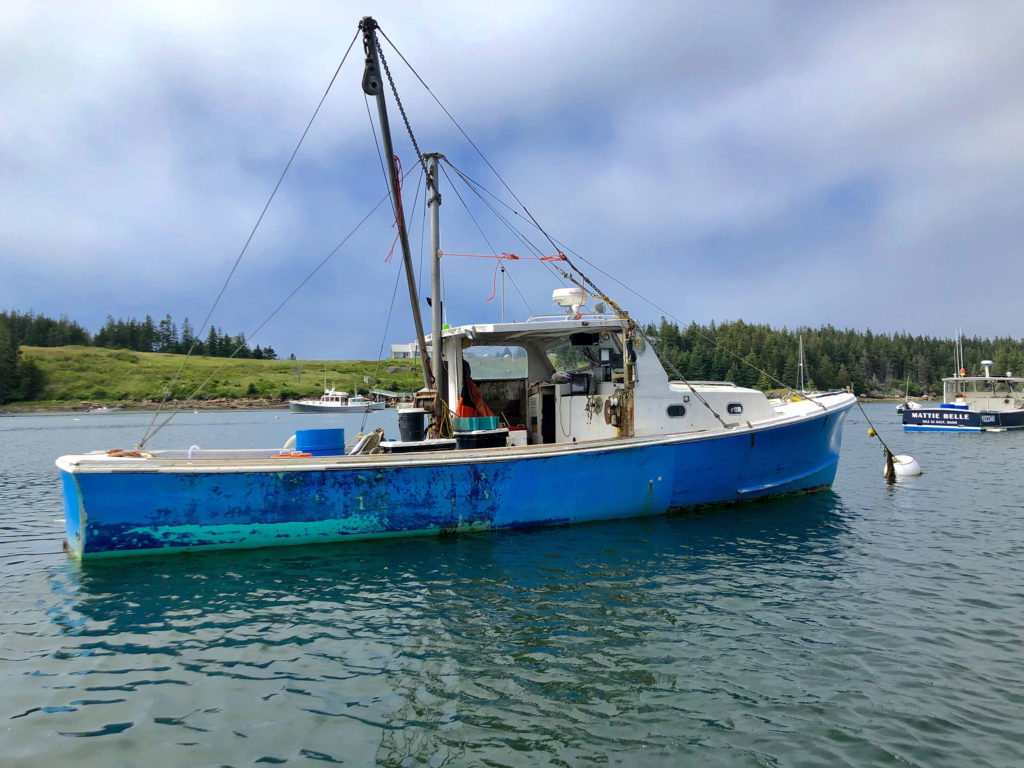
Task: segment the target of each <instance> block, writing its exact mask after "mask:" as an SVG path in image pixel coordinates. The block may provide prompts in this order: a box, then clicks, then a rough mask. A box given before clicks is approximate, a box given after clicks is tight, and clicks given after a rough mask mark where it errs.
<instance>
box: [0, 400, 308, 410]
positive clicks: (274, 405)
mask: <svg viewBox="0 0 1024 768" xmlns="http://www.w3.org/2000/svg"><path fill="white" fill-rule="evenodd" d="M94 408H109V409H110V411H155V410H157V409H161V405H160V401H159V400H140V401H138V402H129V403H125V402H107V403H99V402H89V401H80V402H76V403H52V404H51V403H46V404H39V403H26V404H20V403H8V404H7V405H2V406H0V414H2V413H88V412H89V411H90V410H92V409H94ZM179 408H180V409H181V410H184V411H235V410H269V409H287V408H288V401H287V400H278V399H276V398H259V397H244V398H230V397H216V398H211V399H209V400H190V401H189V402H187V403H182V402H178V401H171V402H168V403H164V404H163V407H162V409H161V410H164V411H174V410H177V409H179ZM106 412H107V411H104V413H106Z"/></svg>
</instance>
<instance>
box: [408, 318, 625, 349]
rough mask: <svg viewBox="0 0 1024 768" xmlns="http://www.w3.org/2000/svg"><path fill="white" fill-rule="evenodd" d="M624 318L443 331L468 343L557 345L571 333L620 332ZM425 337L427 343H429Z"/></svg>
mask: <svg viewBox="0 0 1024 768" xmlns="http://www.w3.org/2000/svg"><path fill="white" fill-rule="evenodd" d="M625 327H626V321H625V320H623V319H620V318H618V317H616V316H615V315H595V316H588V317H583V318H580V319H579V320H574V319H572V318H568V317H564V316H558V317H551V318H546V317H545V318H531V319H530V320H528V321H527V322H525V323H494V324H480V325H460V326H457V327H455V328H446V329H445V330H444V331H442V336H443V338H444V339H446V340H447V339H452V338H465V339H469V341H470V344H471V346H503V345H513V346H519V345H521V344H522V343H524V342H529V343H531V344H540V345H541V346H544V347H553V346H557V345H558V344H560V343H563V342H564V341H565V340H566V339H568V338H569V336H570V335H572V334H574V333H581V332H601V331H608V332H616V333H619V332H621V331H622V330H623V329H624V328H625ZM430 339H431V337H430V336H427V343H428V344H429V343H430Z"/></svg>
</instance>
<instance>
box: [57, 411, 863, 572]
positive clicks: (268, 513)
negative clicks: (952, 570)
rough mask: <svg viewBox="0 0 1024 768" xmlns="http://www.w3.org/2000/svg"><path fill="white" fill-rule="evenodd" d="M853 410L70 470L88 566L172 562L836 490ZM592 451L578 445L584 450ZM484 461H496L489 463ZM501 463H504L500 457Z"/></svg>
mask: <svg viewBox="0 0 1024 768" xmlns="http://www.w3.org/2000/svg"><path fill="white" fill-rule="evenodd" d="M845 415H846V413H845V411H842V412H839V413H836V412H832V413H830V414H828V415H825V416H821V417H818V418H814V419H808V420H805V421H801V422H799V423H795V424H790V425H787V426H780V427H775V428H772V429H765V430H762V431H744V432H742V433H739V434H729V435H716V436H713V437H707V438H704V439H692V438H691V439H680V441H679V442H674V443H673V442H664V441H662V442H653V443H649V444H646V443H643V442H641V443H639V444H632V445H628V446H625V447H614V446H613V447H609V448H607V449H601V450H573V449H569V450H567V451H566V452H564V453H556V454H551V453H547V454H542V455H533V456H531V455H528V452H519V453H516V454H509V455H508V458H505V457H504V455H503V454H501V453H500V452H501V450H502V449H494V451H483V452H478V453H477V454H476V455H475V457H469V456H467V459H466V461H464V462H458V460H457V457H456V459H455V461H452V457H453V454H451V453H447V454H446V456H447V457H448V461H447V462H442V461H439V462H438V463H436V464H424V463H422V462H423V455H420V456H419V458H418V461H419V463H416V462H410V461H409V460H408V459H406V460H404V461H403V460H402V459H401V458H398V457H396V458H395V459H394V460H392V461H390V462H388V463H380V464H379V465H378V466H372V467H367V466H365V465H362V466H355V467H345V466H343V465H340V464H339V465H336V466H331V467H328V468H324V469H318V470H301V469H298V470H288V469H281V470H280V471H245V470H238V471H229V472H226V471H218V472H202V471H196V470H195V468H194V466H193V467H192V468H191V469H189V471H187V472H185V471H182V472H174V471H159V472H153V471H122V472H87V471H83V472H75V473H70V472H67V471H64V470H63V469H62V475H63V487H64V504H65V518H66V523H67V532H68V547H69V549H70V550H71V551H72V552H73V553H74V554H75V555H77V556H78V557H81V558H83V559H93V558H99V557H112V556H119V555H142V554H167V553H171V552H181V551H189V550H200V549H233V548H255V547H266V546H282V545H297V544H310V543H316V542H336V541H344V540H354V539H369V538H387V537H397V536H424V535H438V534H441V533H454V532H463V531H480V530H496V529H504V528H517V527H525V526H540V525H554V524H564V523H577V522H586V521H591V520H606V519H613V518H623V517H637V516H644V515H654V514H661V513H664V512H667V511H669V510H671V509H679V508H687V507H697V506H706V505H710V504H722V503H729V502H736V501H744V500H747V499H752V498H763V497H766V496H773V495H780V494H787V493H794V492H800V491H808V490H812V489H817V488H827V487H828V486H830V485H831V484H832V481H833V479H834V478H835V473H836V466H837V462H838V458H839V445H840V442H841V439H842V426H843V421H844V418H845ZM578 447H582V446H578ZM482 454H486V455H487V456H488V460H484V459H482V458H481V455H482ZM493 457H500V458H497V459H495V458H493Z"/></svg>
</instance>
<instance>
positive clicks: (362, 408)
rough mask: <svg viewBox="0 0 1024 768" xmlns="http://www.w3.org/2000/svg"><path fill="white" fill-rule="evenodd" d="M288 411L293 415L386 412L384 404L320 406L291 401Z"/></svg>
mask: <svg viewBox="0 0 1024 768" xmlns="http://www.w3.org/2000/svg"><path fill="white" fill-rule="evenodd" d="M288 410H289V411H291V412H292V413H369V412H370V411H382V410H384V403H365V404H361V405H320V404H319V403H303V402H298V401H295V400H293V401H291V402H289V403H288Z"/></svg>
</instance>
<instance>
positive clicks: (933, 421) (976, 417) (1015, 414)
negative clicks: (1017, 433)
mask: <svg viewBox="0 0 1024 768" xmlns="http://www.w3.org/2000/svg"><path fill="white" fill-rule="evenodd" d="M1022 428H1024V411H973V410H967V409H965V408H941V407H940V408H913V409H911V408H907V409H906V410H904V411H903V430H904V431H905V432H986V431H989V430H1005V429H1022Z"/></svg>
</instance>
